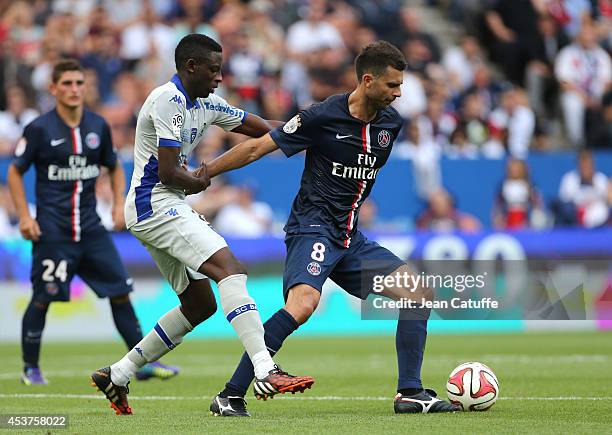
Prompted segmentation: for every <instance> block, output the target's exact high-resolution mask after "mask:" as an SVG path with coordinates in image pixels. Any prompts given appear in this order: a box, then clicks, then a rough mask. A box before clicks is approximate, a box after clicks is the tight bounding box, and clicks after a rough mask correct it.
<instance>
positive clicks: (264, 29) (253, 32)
mask: <svg viewBox="0 0 612 435" xmlns="http://www.w3.org/2000/svg"><path fill="white" fill-rule="evenodd" d="M249 7H250V8H251V11H252V15H251V17H250V19H249V20H248V22H247V23H246V24H247V25H246V32H247V33H248V35H249V41H250V44H251V49H252V50H253V52H254V53H256V54H257V55H258V56H259V57H261V59H262V60H263V68H264V71H265V72H266V73H277V72H279V71H281V70H282V68H283V60H284V59H283V54H284V50H285V47H284V37H285V32H284V30H283V28H282V27H281V26H279V25H278V24H277V23H275V22H274V21H273V20H272V19H271V17H270V13H271V12H272V10H273V8H274V5H273V3H272V2H271V1H270V0H253V1H251V2H250V3H249Z"/></svg>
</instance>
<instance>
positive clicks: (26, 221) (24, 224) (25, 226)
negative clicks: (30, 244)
mask: <svg viewBox="0 0 612 435" xmlns="http://www.w3.org/2000/svg"><path fill="white" fill-rule="evenodd" d="M19 232H20V233H21V235H22V237H23V238H24V239H26V240H32V241H34V242H37V241H38V239H39V238H40V234H41V232H40V227H39V226H38V222H36V219H34V218H33V217H32V216H26V217H22V218H21V219H19Z"/></svg>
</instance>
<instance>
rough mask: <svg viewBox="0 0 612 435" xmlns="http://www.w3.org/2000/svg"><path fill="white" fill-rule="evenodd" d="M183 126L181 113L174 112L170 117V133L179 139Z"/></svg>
mask: <svg viewBox="0 0 612 435" xmlns="http://www.w3.org/2000/svg"><path fill="white" fill-rule="evenodd" d="M182 128H183V115H181V114H180V113H177V114H175V115H174V116H173V117H172V134H174V136H175V137H176V138H177V139H181V130H182Z"/></svg>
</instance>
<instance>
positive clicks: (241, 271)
mask: <svg viewBox="0 0 612 435" xmlns="http://www.w3.org/2000/svg"><path fill="white" fill-rule="evenodd" d="M224 269H225V273H226V275H227V276H231V275H246V274H247V269H246V267H245V265H244V264H242V263H241V262H240V261H238V259H237V258H236V257H233V256H232V260H231V261H228V263H227V264H226V265H225V267H224Z"/></svg>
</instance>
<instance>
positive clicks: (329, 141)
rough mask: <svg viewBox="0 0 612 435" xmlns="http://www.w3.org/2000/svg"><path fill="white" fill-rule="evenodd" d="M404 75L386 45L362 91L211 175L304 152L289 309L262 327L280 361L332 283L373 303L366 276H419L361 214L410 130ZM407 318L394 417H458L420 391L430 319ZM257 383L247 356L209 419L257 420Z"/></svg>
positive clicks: (289, 126) (302, 117)
mask: <svg viewBox="0 0 612 435" xmlns="http://www.w3.org/2000/svg"><path fill="white" fill-rule="evenodd" d="M405 68H406V61H405V59H404V56H403V55H402V53H401V52H400V51H399V50H398V49H397V48H396V47H395V46H393V45H391V44H390V43H388V42H385V41H379V42H376V43H373V44H371V45H369V46H367V47H366V48H364V49H363V51H362V52H361V53H360V54H359V55H358V56H357V58H356V60H355V69H356V73H357V78H358V82H359V84H358V86H357V88H356V89H355V90H354V91H353V92H351V93H350V94H349V93H347V94H341V95H334V96H331V97H329V98H328V99H327V100H325V101H324V102H322V103H318V104H315V105H313V106H311V107H309V108H308V109H305V110H303V111H301V112H300V113H299V114H298V115H296V116H294V117H293V118H292V119H291V120H290V121H289V122H287V123H286V124H285V125H284V126H283V127H282V128H280V127H279V128H276V129H275V130H273V131H272V132H270V133H269V134H266V135H265V136H263V137H261V138H258V139H253V140H248V141H246V142H243V143H241V144H239V145H237V146H235V147H234V148H232V149H231V150H230V151H228V152H226V153H225V154H223V155H222V156H220V157H218V158H217V159H215V160H213V161H212V162H211V163H210V165H209V166H208V171H209V175H210V176H211V177H213V176H216V175H219V174H221V173H223V172H226V171H229V170H231V169H236V168H240V167H242V166H244V165H246V164H248V163H251V162H253V161H255V160H257V159H259V158H261V157H262V156H264V155H266V154H268V153H270V152H272V151H274V150H276V149H278V148H280V149H281V150H282V151H283V152H284V153H285V154H286V155H287V156H292V155H294V154H296V153H298V152H300V151H303V150H306V162H305V168H304V172H303V174H302V182H301V187H300V191H299V192H298V194H297V196H296V198H295V200H294V202H293V206H292V209H291V215H290V217H289V220H288V222H287V225H286V226H285V231H286V233H287V235H286V238H285V244H286V246H287V258H286V260H285V272H284V279H283V280H284V282H283V287H284V289H283V290H284V296H285V300H286V303H285V307H284V308H283V309H281V310H279V311H278V312H276V314H274V315H273V316H272V317H271V318H270V319H269V320H268V321H267V322H266V323H265V325H264V327H265V331H266V335H265V338H266V344H267V346H268V349H270V350H271V351H273V352H277V351H278V350H279V349H280V347H281V345H282V343H283V341H284V340H285V339H286V338H287V337H288V336H289V335H290V334H291V333H293V332H294V331H295V330H296V329H297V328H298V326H299V325H301V324H303V323H304V322H306V321H307V320H308V318H309V317H310V316H311V315H312V313H313V312H314V310H315V309H316V308H317V305H318V304H319V300H320V298H321V291H322V288H323V283H324V282H325V280H326V279H327V278H328V277H329V278H330V279H332V280H333V281H334V282H336V284H338V285H339V286H340V287H342V288H343V289H344V290H346V291H347V292H348V293H350V294H351V295H353V296H356V297H359V298H362V299H365V298H366V297H367V295H368V293H369V289H367V288H366V289H364V288H362V282H371V280H367V279H365V280H363V281H362V274H365V276H370V275H373V274H382V275H389V274H391V273H393V274H395V273H396V272H399V273H400V274H402V275H404V274H405V273H407V274H411V273H412V272H411V271H410V269H409V268H408V266H407V265H406V264H404V262H403V261H402V260H400V259H399V258H398V257H396V256H395V255H394V254H392V253H391V252H390V251H388V250H387V249H385V248H383V247H381V246H379V245H378V244H377V243H375V242H373V241H370V240H368V239H366V238H365V236H363V234H362V233H361V232H360V231H358V230H357V221H358V213H359V208H360V206H361V205H362V204H363V202H364V201H365V200H366V198H367V197H368V195H369V194H370V192H371V191H372V187H373V185H374V181H375V180H376V175H377V174H378V171H379V170H380V169H381V168H382V166H383V165H384V164H385V162H386V161H387V159H388V158H389V154H390V153H391V148H392V146H393V141H394V140H395V138H397V136H398V133H399V131H400V128H401V126H402V119H401V117H400V116H399V114H398V113H397V111H396V110H395V109H393V108H391V107H390V106H389V105H390V104H391V103H392V102H393V101H394V100H395V99H396V98H398V97H399V96H400V95H401V93H400V85H401V84H402V72H403V71H404V69H405ZM368 260H370V261H372V262H382V263H383V264H384V266H382V267H381V268H377V270H369V267H368V268H364V264H363V262H364V261H368ZM366 269H367V270H366ZM420 290H421V291H425V289H420ZM405 291H408V289H399V288H387V289H385V290H383V292H382V293H381V294H382V295H384V296H387V297H389V298H392V299H399V298H401V297H405V296H408V295H407V294H406V293H405ZM417 300H420V299H417ZM401 311H403V313H401V314H400V319H399V320H398V324H397V334H396V349H397V360H398V366H399V379H398V386H397V395H396V396H395V399H394V409H395V412H396V413H428V412H429V413H432V412H454V411H457V410H458V408H457V407H456V406H454V405H451V404H450V403H448V402H446V401H443V400H440V399H437V398H436V394H435V392H433V391H432V390H424V389H423V386H422V384H421V364H422V361H423V352H424V349H425V340H426V336H427V319H428V317H429V313H428V312H427V311H426V310H418V311H416V312H411V313H410V314H408V313H406V311H407V310H401ZM407 314H408V315H407ZM409 319H411V320H409ZM252 379H253V368H252V366H251V363H250V361H249V359H248V358H247V357H246V356H243V358H242V360H241V361H240V364H239V366H238V368H237V369H236V371H235V372H234V375H233V376H232V378H231V380H230V381H229V382H228V383H227V384H226V386H225V389H224V390H223V391H222V392H221V393H219V394H218V395H217V396H216V397H215V398H214V399H213V402H212V404H211V406H210V410H211V411H212V412H213V413H214V414H215V415H221V416H249V413H248V411H247V409H246V402H245V401H244V395H245V392H246V390H247V388H248V386H249V385H250V383H251V381H252Z"/></svg>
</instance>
